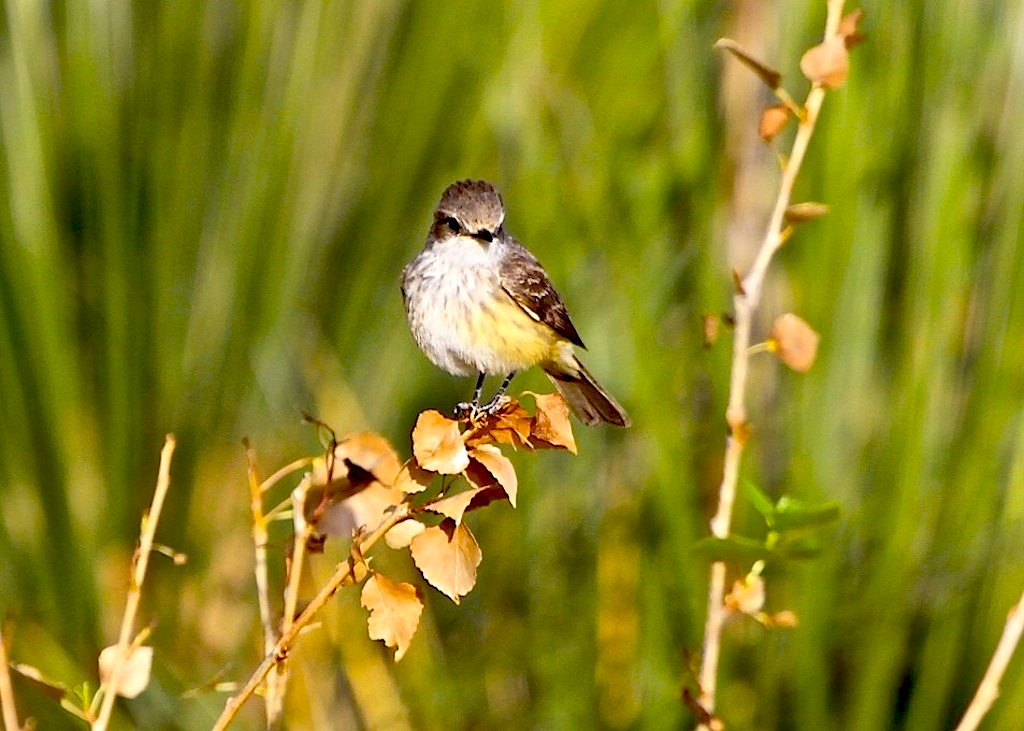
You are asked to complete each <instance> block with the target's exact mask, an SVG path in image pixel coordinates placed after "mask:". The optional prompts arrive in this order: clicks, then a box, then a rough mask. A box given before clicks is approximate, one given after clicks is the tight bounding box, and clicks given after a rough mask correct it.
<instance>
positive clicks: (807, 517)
mask: <svg viewBox="0 0 1024 731" xmlns="http://www.w3.org/2000/svg"><path fill="white" fill-rule="evenodd" d="M840 512H841V511H840V506H839V503H837V502H835V501H831V500H830V501H828V502H824V503H818V504H815V505H812V504H810V503H806V502H804V501H803V500H798V499H796V498H792V497H790V496H788V495H783V496H782V497H780V498H779V501H778V502H777V503H776V504H775V510H774V515H773V518H772V521H773V525H772V527H773V528H775V530H778V531H787V530H794V529H796V528H811V527H816V526H824V525H828V524H829V523H834V522H835V521H837V520H839V515H840Z"/></svg>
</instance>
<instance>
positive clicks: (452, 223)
mask: <svg viewBox="0 0 1024 731" xmlns="http://www.w3.org/2000/svg"><path fill="white" fill-rule="evenodd" d="M444 222H445V223H446V224H448V228H450V229H451V230H452V231H454V232H455V233H458V232H459V231H461V230H462V224H461V223H459V222H458V221H456V220H455V219H454V218H452V217H451V216H449V217H448V218H446V219H444Z"/></svg>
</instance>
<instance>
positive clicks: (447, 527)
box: [410, 518, 483, 604]
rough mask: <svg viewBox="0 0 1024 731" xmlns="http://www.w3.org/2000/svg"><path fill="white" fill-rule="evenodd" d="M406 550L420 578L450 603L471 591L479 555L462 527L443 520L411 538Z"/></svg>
mask: <svg viewBox="0 0 1024 731" xmlns="http://www.w3.org/2000/svg"><path fill="white" fill-rule="evenodd" d="M410 549H411V551H412V559H413V561H414V562H415V563H416V568H418V569H419V570H420V573H421V574H423V578H424V579H426V580H427V581H429V582H430V584H431V586H433V587H434V588H435V589H437V590H438V591H440V592H441V593H442V594H444V595H445V596H447V597H448V598H449V599H451V600H452V601H453V602H455V603H456V604H458V603H459V600H460V598H461V597H464V596H465V595H466V594H468V593H469V592H470V591H472V589H473V586H474V585H475V584H476V567H477V566H479V565H480V561H481V560H482V559H483V554H482V553H481V552H480V546H479V545H478V544H477V542H476V538H475V537H474V536H473V533H472V532H471V531H470V530H469V526H467V525H466V524H465V523H459V524H458V525H456V524H455V521H454V520H452V519H451V518H445V519H444V520H443V521H441V524H440V525H436V526H433V527H431V528H427V529H426V530H425V531H423V532H422V533H420V534H419V535H418V536H416V537H415V538H413V539H412V544H411V545H410Z"/></svg>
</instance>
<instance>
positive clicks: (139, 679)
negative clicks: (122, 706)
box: [99, 645, 153, 698]
mask: <svg viewBox="0 0 1024 731" xmlns="http://www.w3.org/2000/svg"><path fill="white" fill-rule="evenodd" d="M129 650H130V651H129V653H128V657H126V658H125V660H124V664H123V665H121V669H120V671H119V672H118V673H117V688H109V690H110V691H112V692H116V693H117V694H118V695H119V696H121V697H122V698H136V697H138V696H139V695H140V694H141V693H142V691H144V690H145V689H146V686H147V685H149V673H150V670H151V669H152V667H153V648H152V647H148V646H146V645H142V646H140V647H135V648H129ZM119 652H120V650H119V648H118V646H117V645H111V646H110V647H104V648H103V650H102V651H101V652H100V658H99V666H100V682H101V683H104V684H107V683H110V674H111V673H112V672H114V665H115V664H116V662H117V656H118V653H119Z"/></svg>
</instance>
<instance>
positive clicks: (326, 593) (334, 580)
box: [213, 505, 408, 731]
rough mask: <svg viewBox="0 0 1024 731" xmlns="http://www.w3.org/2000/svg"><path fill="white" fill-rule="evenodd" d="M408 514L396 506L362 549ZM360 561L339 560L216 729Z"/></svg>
mask: <svg viewBox="0 0 1024 731" xmlns="http://www.w3.org/2000/svg"><path fill="white" fill-rule="evenodd" d="M407 515H408V509H407V508H406V506H404V505H403V506H399V507H398V508H396V509H395V511H394V512H393V513H391V515H389V516H387V517H386V518H384V520H383V521H382V522H381V524H380V525H379V526H378V527H377V529H376V530H375V531H374V532H373V533H371V534H370V535H369V536H367V537H366V538H364V539H363V540H362V541H361V542H360V543H359V553H361V554H365V553H366V552H368V551H369V550H370V549H371V548H373V546H374V545H376V543H377V542H378V541H379V540H380V539H381V538H383V537H384V534H385V533H387V532H388V531H389V530H391V529H392V528H393V527H394V526H395V525H396V524H398V523H399V522H401V521H402V520H404V519H405V518H406V516H407ZM355 567H356V563H355V561H353V560H349V561H346V562H345V563H341V564H338V568H337V569H335V571H334V574H333V575H332V576H331V578H330V579H329V580H328V581H327V583H326V584H324V586H323V588H321V589H320V592H319V593H318V594H317V595H316V596H315V597H313V599H312V601H310V603H309V604H308V605H307V606H306V608H305V609H304V610H303V611H302V614H300V615H299V616H298V617H297V618H296V619H295V623H294V624H292V625H291V627H289V628H288V630H287V631H286V632H283V633H282V634H281V637H280V638H279V639H278V640H277V642H276V643H275V644H274V648H273V650H272V651H271V652H268V653H267V655H266V656H265V657H264V658H263V661H262V662H261V663H260V664H259V666H257V668H256V670H254V671H253V673H252V675H251V676H250V677H249V680H248V681H246V684H245V686H243V687H242V689H241V690H240V691H239V692H238V694H237V695H235V696H233V697H231V698H229V699H228V702H227V704H226V705H225V706H224V711H223V712H222V713H221V714H220V717H219V718H218V719H217V722H216V723H215V724H214V726H213V731H222V730H223V729H226V728H227V727H228V724H230V723H231V721H232V720H234V718H235V716H237V715H238V712H239V711H240V710H241V708H242V705H243V704H244V703H245V702H246V701H247V700H248V699H249V697H250V696H251V695H252V694H253V693H255V692H256V689H257V688H259V686H260V684H261V683H262V682H263V681H264V679H265V678H266V677H267V674H268V673H270V671H271V669H272V668H273V667H274V666H275V665H277V663H279V662H281V661H282V660H283V659H284V658H285V657H287V655H288V651H289V649H290V648H291V646H292V644H293V643H294V642H295V639H296V638H297V637H298V636H299V633H300V632H301V631H302V629H303V628H304V627H305V626H306V625H308V624H309V623H310V622H311V621H312V620H313V617H315V616H316V615H317V614H318V613H319V612H320V610H321V609H323V608H324V606H326V604H327V602H328V601H330V599H331V597H332V596H334V594H335V592H337V591H338V589H340V588H341V587H342V586H344V585H345V583H346V582H347V581H350V580H351V579H352V578H353V571H354V570H355Z"/></svg>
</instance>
